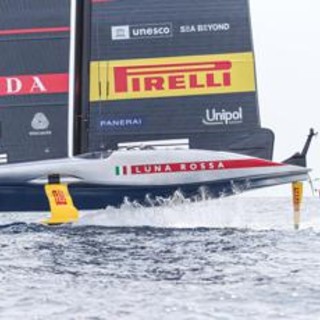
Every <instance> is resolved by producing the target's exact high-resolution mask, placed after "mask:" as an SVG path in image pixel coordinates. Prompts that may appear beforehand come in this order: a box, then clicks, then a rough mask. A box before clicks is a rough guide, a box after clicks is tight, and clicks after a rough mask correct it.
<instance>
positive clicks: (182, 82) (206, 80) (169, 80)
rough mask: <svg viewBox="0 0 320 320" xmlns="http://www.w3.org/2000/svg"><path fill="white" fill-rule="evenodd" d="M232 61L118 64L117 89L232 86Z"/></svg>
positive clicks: (121, 91)
mask: <svg viewBox="0 0 320 320" xmlns="http://www.w3.org/2000/svg"><path fill="white" fill-rule="evenodd" d="M231 68H232V63H231V61H207V62H190V63H172V64H171V63H169V64H161V65H139V66H128V67H115V68H114V79H115V82H114V84H115V93H116V94H123V93H140V92H166V91H185V90H189V91H193V90H199V89H212V90H214V89H215V88H221V87H230V86H231Z"/></svg>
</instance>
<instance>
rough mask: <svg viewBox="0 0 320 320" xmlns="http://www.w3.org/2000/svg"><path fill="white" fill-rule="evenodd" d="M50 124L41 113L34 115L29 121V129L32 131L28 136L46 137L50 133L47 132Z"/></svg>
mask: <svg viewBox="0 0 320 320" xmlns="http://www.w3.org/2000/svg"><path fill="white" fill-rule="evenodd" d="M49 126H50V122H49V120H48V118H47V117H46V115H45V114H44V113H42V112H38V113H36V114H35V115H34V117H33V119H32V121H31V127H32V129H33V131H30V132H29V135H30V136H48V135H51V134H52V132H51V131H50V130H48V128H49Z"/></svg>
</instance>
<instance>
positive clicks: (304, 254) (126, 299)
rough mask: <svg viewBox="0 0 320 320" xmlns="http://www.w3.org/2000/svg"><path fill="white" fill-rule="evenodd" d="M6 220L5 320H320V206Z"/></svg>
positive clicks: (248, 205) (0, 236) (0, 221)
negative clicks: (70, 221) (66, 222)
mask: <svg viewBox="0 0 320 320" xmlns="http://www.w3.org/2000/svg"><path fill="white" fill-rule="evenodd" d="M44 216H45V215H44V214H36V213H3V214H0V319H128V320H129V319H130V320H135V319H148V320H160V319H161V320H163V319H168V320H170V319H174V320H180V319H181V320H193V319H195V320H198V319H199V320H201V319H219V320H229V319H243V320H250V319H259V320H261V319H286V320H287V319H294V320H299V319H301V320H308V319H310V320H316V319H320V199H319V198H307V199H305V201H304V205H303V212H302V223H301V229H300V230H299V231H294V230H293V222H292V207H291V200H290V198H289V197H288V198H250V197H242V196H236V197H230V198H225V199H218V200H206V201H201V202H198V203H190V202H189V201H187V200H185V199H183V198H182V197H179V196H176V197H175V198H174V199H172V200H170V201H164V202H163V204H162V205H161V206H160V207H153V208H143V207H140V206H138V205H136V204H132V203H126V204H124V205H123V206H122V207H121V208H120V209H115V208H106V209H105V210H100V211H95V212H82V213H81V219H80V222H79V223H77V224H75V225H72V226H61V227H51V228H49V227H45V226H42V225H41V224H39V223H38V222H39V221H41V219H43V217H44Z"/></svg>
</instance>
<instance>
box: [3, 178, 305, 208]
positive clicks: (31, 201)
mask: <svg viewBox="0 0 320 320" xmlns="http://www.w3.org/2000/svg"><path fill="white" fill-rule="evenodd" d="M305 179H306V176H305V175H301V176H299V175H295V176H292V175H282V176H275V177H261V176H260V177H256V178H251V179H250V180H248V179H241V180H226V181H218V182H210V183H206V184H203V183H202V184H190V185H173V186H146V187H136V186H125V187H124V186H97V185H81V186H80V185H77V186H70V187H69V190H70V193H71V195H72V198H73V200H74V203H75V205H76V207H77V208H78V209H80V210H89V209H102V208H106V207H107V206H114V207H119V206H121V204H123V203H124V201H125V199H128V200H129V201H135V202H138V203H140V204H142V205H145V206H150V205H157V204H159V202H157V201H154V200H156V198H157V197H158V198H159V197H161V198H169V197H171V196H173V194H174V193H175V192H176V191H178V190H179V191H180V192H181V193H182V194H183V196H184V197H185V198H191V199H199V196H201V195H205V196H206V197H208V198H218V197H223V196H229V195H233V194H236V193H241V192H244V191H247V190H252V189H258V188H261V187H267V186H274V185H279V184H284V183H290V182H293V181H300V180H305ZM48 210H49V205H48V201H47V197H46V195H45V192H44V187H43V186H41V185H37V186H35V185H2V186H0V212H1V211H2V212H5V211H48Z"/></svg>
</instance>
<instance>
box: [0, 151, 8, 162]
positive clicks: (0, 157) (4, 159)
mask: <svg viewBox="0 0 320 320" xmlns="http://www.w3.org/2000/svg"><path fill="white" fill-rule="evenodd" d="M4 163H8V154H7V153H0V164H4Z"/></svg>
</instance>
